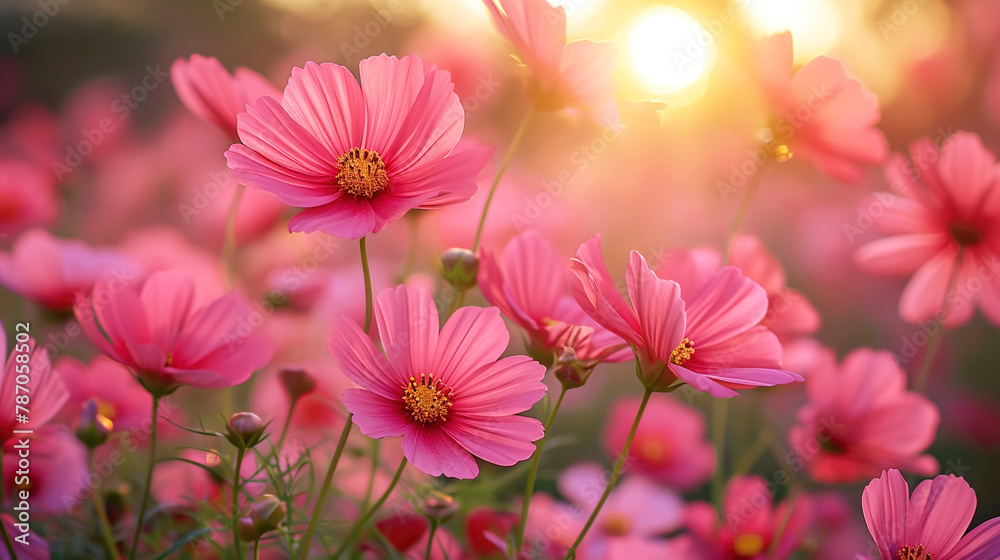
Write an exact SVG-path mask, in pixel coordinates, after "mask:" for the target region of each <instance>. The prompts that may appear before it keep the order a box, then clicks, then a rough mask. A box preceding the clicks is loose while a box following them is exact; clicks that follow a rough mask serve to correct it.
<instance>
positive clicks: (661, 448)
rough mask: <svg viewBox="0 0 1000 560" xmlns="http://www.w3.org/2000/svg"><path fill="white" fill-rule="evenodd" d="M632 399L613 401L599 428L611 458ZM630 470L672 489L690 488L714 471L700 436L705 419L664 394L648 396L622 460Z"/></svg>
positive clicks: (624, 432) (635, 405)
mask: <svg viewBox="0 0 1000 560" xmlns="http://www.w3.org/2000/svg"><path fill="white" fill-rule="evenodd" d="M640 400H641V399H639V398H636V397H626V398H621V399H619V400H618V401H617V402H616V403H615V404H614V405H613V406H612V408H611V412H610V413H609V415H608V422H607V424H606V426H605V428H604V449H605V450H606V451H607V452H608V455H609V456H612V457H617V456H618V454H619V453H621V450H622V449H624V448H625V440H626V438H627V437H628V433H629V430H630V429H631V428H632V422H633V420H635V414H636V412H637V411H638V410H639V401H640ZM626 464H627V465H629V468H630V469H634V470H632V471H630V472H635V473H638V474H641V475H643V476H647V477H649V478H651V479H653V480H656V481H657V482H659V483H661V484H665V485H667V486H669V487H671V488H676V489H677V490H694V489H695V488H697V487H698V486H700V485H701V484H702V483H703V482H705V481H706V480H708V479H709V477H711V476H712V473H713V472H714V471H715V448H714V447H712V445H711V444H710V443H709V442H708V441H706V440H705V419H704V418H702V416H701V413H700V412H698V411H697V410H696V409H693V408H690V407H687V406H684V405H682V404H680V403H678V402H677V401H675V400H674V399H672V398H670V397H667V396H665V395H653V396H652V397H650V400H649V403H648V404H647V405H646V411H645V413H644V414H643V416H642V421H641V422H640V423H639V428H638V429H637V430H636V432H635V439H634V440H633V441H632V447H631V448H630V449H629V460H628V462H627V463H626Z"/></svg>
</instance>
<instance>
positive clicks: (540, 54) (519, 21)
mask: <svg viewBox="0 0 1000 560" xmlns="http://www.w3.org/2000/svg"><path fill="white" fill-rule="evenodd" d="M483 3H484V4H486V8H487V9H488V10H489V12H490V17H491V18H492V19H493V24H494V25H495V26H496V28H497V30H498V31H499V32H500V35H502V36H503V38H504V39H506V40H507V42H508V43H510V45H511V47H513V49H514V52H515V53H516V55H517V57H518V58H519V59H520V60H521V62H522V63H524V65H525V66H527V67H528V70H530V71H531V80H530V82H529V88H528V89H529V93H530V95H531V97H532V99H533V100H534V102H535V104H536V105H537V106H538V107H539V108H540V109H542V110H546V111H558V110H560V109H563V108H567V107H571V108H575V109H580V110H582V111H584V112H585V113H587V114H589V115H590V116H591V117H592V118H593V119H594V120H597V121H598V122H602V123H605V124H610V123H614V124H617V121H618V107H617V105H616V104H615V100H614V94H615V84H614V70H615V57H616V55H617V49H616V48H615V45H614V43H610V42H607V41H604V42H600V43H595V42H594V41H589V40H585V39H584V40H580V41H573V42H572V43H569V44H566V10H565V9H563V8H562V7H561V6H560V7H554V6H551V5H550V4H549V3H548V2H547V1H546V0H483Z"/></svg>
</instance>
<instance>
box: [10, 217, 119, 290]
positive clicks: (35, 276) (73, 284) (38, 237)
mask: <svg viewBox="0 0 1000 560" xmlns="http://www.w3.org/2000/svg"><path fill="white" fill-rule="evenodd" d="M116 270H117V271H119V273H121V274H125V275H129V276H131V275H134V274H135V273H136V272H137V270H138V267H137V265H135V264H134V263H131V262H129V260H128V259H127V258H126V257H124V256H122V255H121V254H119V253H118V252H117V251H114V250H111V249H96V248H92V247H90V246H88V245H87V244H86V243H84V242H82V241H78V240H76V239H60V238H58V237H55V236H53V235H52V234H51V233H49V232H48V231H46V230H44V229H32V230H28V231H27V232H25V233H24V234H23V235H21V236H20V237H19V238H18V239H17V241H16V242H15V243H14V246H13V248H12V250H11V252H10V253H0V284H3V285H4V286H6V287H7V288H8V289H9V290H11V291H13V292H15V293H17V294H18V295H20V296H21V297H24V298H26V299H30V300H33V301H37V302H38V303H41V304H42V305H44V306H46V307H50V308H53V309H64V308H69V307H72V306H73V299H74V296H75V294H76V292H89V291H90V289H91V288H93V286H94V282H95V281H97V278H98V277H99V276H101V275H104V274H109V273H113V271H116Z"/></svg>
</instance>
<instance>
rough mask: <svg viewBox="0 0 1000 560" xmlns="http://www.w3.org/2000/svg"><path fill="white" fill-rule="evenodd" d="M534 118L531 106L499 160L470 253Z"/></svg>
mask: <svg viewBox="0 0 1000 560" xmlns="http://www.w3.org/2000/svg"><path fill="white" fill-rule="evenodd" d="M534 116H535V107H534V106H532V107H531V109H529V110H528V114H527V115H525V116H524V120H523V121H521V124H520V126H518V127H517V132H515V133H514V137H513V138H512V139H511V141H510V146H509V147H508V148H507V153H505V154H504V155H503V159H502V160H500V166H499V167H497V174H496V176H495V177H493V184H491V185H490V192H489V193H488V194H487V195H486V203H485V204H483V213H482V214H481V215H480V216H479V227H477V228H476V238H475V241H473V242H472V252H473V253H475V252H476V251H478V250H479V242H480V241H482V238H483V227H484V226H485V225H486V216H487V214H489V212H490V204H492V203H493V195H495V194H496V193H497V185H499V184H500V179H501V178H502V177H503V175H504V173H506V172H507V167H508V166H509V165H510V162H511V160H512V159H514V153H515V152H517V148H518V147H519V146H520V145H521V140H523V139H524V133H525V132H526V131H527V130H528V123H530V122H531V119H532V117H534Z"/></svg>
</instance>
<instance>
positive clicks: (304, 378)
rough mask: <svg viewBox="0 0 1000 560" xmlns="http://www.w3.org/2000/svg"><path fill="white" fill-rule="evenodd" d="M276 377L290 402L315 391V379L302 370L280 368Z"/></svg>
mask: <svg viewBox="0 0 1000 560" xmlns="http://www.w3.org/2000/svg"><path fill="white" fill-rule="evenodd" d="M278 377H279V378H280V379H281V386H282V387H284V388H285V391H286V392H287V393H288V398H289V399H291V401H292V402H295V401H296V400H298V399H299V398H300V397H302V396H304V395H308V394H309V393H312V392H313V391H315V390H316V378H315V377H313V376H312V375H311V374H310V373H309V372H308V371H306V370H304V369H302V368H282V370H281V371H280V372H278Z"/></svg>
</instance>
